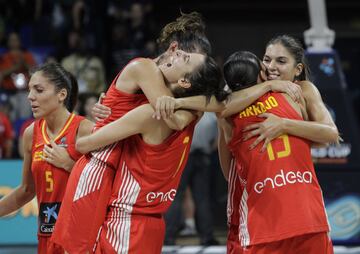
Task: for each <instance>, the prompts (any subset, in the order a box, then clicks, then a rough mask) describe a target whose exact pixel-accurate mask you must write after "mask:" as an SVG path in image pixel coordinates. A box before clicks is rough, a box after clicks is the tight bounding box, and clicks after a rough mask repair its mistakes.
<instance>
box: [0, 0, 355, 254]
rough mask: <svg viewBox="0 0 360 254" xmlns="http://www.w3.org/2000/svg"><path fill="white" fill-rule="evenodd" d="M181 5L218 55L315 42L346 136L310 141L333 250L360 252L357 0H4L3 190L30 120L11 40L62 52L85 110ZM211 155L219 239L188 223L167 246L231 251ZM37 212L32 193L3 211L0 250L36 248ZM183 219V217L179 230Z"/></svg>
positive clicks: (38, 57)
mask: <svg viewBox="0 0 360 254" xmlns="http://www.w3.org/2000/svg"><path fill="white" fill-rule="evenodd" d="M321 3H325V5H326V6H325V9H324V10H325V12H324V13H325V16H324V17H320V23H321V20H325V21H326V22H327V23H326V22H325V23H324V24H325V27H326V25H327V26H328V28H329V29H330V33H327V32H325V33H324V36H325V37H326V36H328V37H326V38H325V39H324V40H326V41H327V43H328V46H329V47H328V48H327V49H326V50H317V49H316V47H314V45H311V43H310V44H309V42H308V41H306V40H305V39H306V36H304V32H305V31H307V30H308V29H309V28H311V27H314V19H313V18H314V17H311V15H310V13H311V11H310V10H311V8H310V6H311V5H312V4H314V5H313V7H314V8H318V6H319V5H317V4H321ZM180 10H181V11H182V12H185V13H187V12H191V11H198V12H200V13H201V14H202V15H203V17H204V20H205V22H206V24H207V35H208V38H209V40H210V42H211V44H212V47H213V56H215V57H216V59H217V60H218V62H219V63H220V64H222V63H223V61H224V59H226V58H227V57H228V56H229V55H230V54H231V53H232V52H234V51H237V50H248V51H252V52H254V53H256V54H257V55H258V56H259V57H261V56H262V54H263V53H264V48H265V43H266V42H267V41H268V40H269V39H270V38H272V37H273V36H274V35H276V34H284V33H287V34H290V35H293V36H295V37H297V38H299V39H300V40H302V42H303V43H304V46H305V47H307V46H309V50H308V52H307V56H308V60H309V63H310V66H311V70H312V74H313V79H314V83H315V84H316V85H317V87H318V88H319V90H320V92H321V94H322V96H323V99H324V102H325V103H326V105H327V106H328V108H329V110H330V112H331V113H332V116H333V118H334V120H335V123H336V125H337V126H338V129H339V132H340V133H341V135H342V138H343V140H344V141H343V142H342V143H341V144H340V145H332V146H330V147H328V148H322V149H313V150H312V155H313V159H314V162H315V166H316V169H317V174H318V177H319V181H320V184H321V186H322V189H323V193H324V198H325V204H326V209H327V213H328V217H329V221H330V224H331V227H332V232H331V237H332V239H333V242H334V245H335V246H336V247H335V253H337V254H340V253H360V247H359V246H360V186H359V183H360V147H359V143H360V138H359V130H360V129H359V126H360V125H359V124H360V123H359V121H360V84H359V73H360V61H359V59H360V46H359V45H360V1H358V0H326V1H320V0H309V1H306V0H300V1H287V0H274V1H266V0H256V1H250V0H242V1H235V0H233V1H231V0H222V1H219V0H208V1H205V0H197V1H194V0H192V1H190V0H187V1H179V0H173V1H155V0H154V1H151V0H139V1H126V0H123V1H121V0H102V1H96V0H11V1H10V0H0V56H1V63H0V113H1V114H2V115H6V116H7V117H8V119H9V120H10V122H11V127H10V130H6V128H9V127H6V126H4V125H3V124H1V121H0V138H1V141H0V145H1V147H0V149H1V150H0V156H1V157H0V158H1V159H0V198H1V197H2V196H4V195H6V193H8V192H10V191H11V190H12V188H14V187H16V186H17V185H18V184H19V182H20V180H21V163H22V161H21V154H22V152H21V149H18V144H19V141H20V139H21V135H22V132H23V130H24V128H25V127H26V126H28V125H29V123H31V121H32V118H31V109H30V107H29V106H28V104H27V100H26V75H27V74H26V73H25V74H23V73H18V72H15V71H14V73H13V74H12V75H10V78H11V80H10V81H9V80H8V79H7V78H5V77H4V75H3V73H2V71H3V70H5V69H8V68H9V67H14V68H15V66H8V65H7V64H8V63H6V61H4V60H3V56H4V55H5V54H6V53H7V52H8V51H9V46H10V47H14V44H16V43H17V42H21V45H22V49H23V50H26V51H24V52H27V54H28V55H29V56H28V58H26V59H30V60H29V62H28V64H29V65H37V64H41V63H43V62H45V61H58V62H61V63H62V64H63V65H64V67H66V68H69V70H70V71H73V72H74V74H75V75H76V76H77V78H78V81H79V84H80V91H81V95H80V97H79V99H80V103H79V107H78V109H77V111H78V112H79V113H80V114H83V115H86V114H87V112H88V108H89V107H91V105H93V103H94V102H95V101H96V98H97V96H98V94H99V93H100V92H102V91H105V90H106V89H107V87H108V86H109V85H110V83H111V81H112V79H113V78H114V77H115V75H116V74H117V73H118V71H119V70H120V69H121V68H122V67H123V66H124V64H125V63H127V62H128V61H129V60H130V59H131V58H133V57H135V56H146V57H151V56H154V55H155V54H156V41H155V40H156V38H157V35H158V34H159V31H160V29H161V28H162V27H163V25H164V24H166V23H167V22H169V21H172V20H174V19H175V18H176V17H177V16H178V15H179V13H180ZM312 11H315V13H317V14H318V13H319V12H317V10H316V9H315V10H314V9H313V10H312ZM320 13H321V12H320ZM315 16H316V15H315ZM322 18H324V19H322ZM315 23H316V22H315ZM331 32H334V33H333V34H332V33H331ZM317 35H319V34H317ZM320 35H321V33H320ZM311 36H312V37H311ZM331 36H333V39H334V41H333V43H332V41H331V38H330V37H331ZM314 37H316V34H312V35H311V34H310V35H309V34H308V35H307V38H308V39H309V40H310V41H312V40H314ZM315 40H316V38H315ZM312 42H313V41H312ZM9 43H10V44H9ZM11 45H12V46H11ZM311 46H312V47H313V48H315V49H311ZM79 56H81V57H79ZM16 68H18V66H17V67H16ZM15 73H16V74H15ZM0 120H1V118H0ZM6 133H7V134H6ZM9 133H10V134H9ZM11 133H13V134H11ZM209 158H210V160H211V164H210V166H209V174H210V176H211V184H212V188H211V191H212V193H211V195H212V198H213V203H212V208H213V211H214V219H215V220H214V240H215V241H214V244H219V246H212V247H204V246H201V245H200V241H199V238H198V236H197V234H196V230H195V229H194V228H190V231H188V232H186V231H184V230H182V233H181V234H180V236H179V237H178V238H177V240H176V243H177V245H176V246H165V247H164V249H163V253H225V247H224V244H225V242H226V230H227V229H226V200H227V193H226V191H227V186H226V182H225V180H224V179H223V177H222V174H221V172H220V169H219V162H218V160H217V152H216V151H215V150H212V151H211V155H209ZM195 206H196V204H195ZM185 213H186V211H185ZM36 219H37V207H36V202H34V201H33V202H31V203H29V204H28V205H27V206H25V207H23V208H22V209H20V210H19V211H18V212H16V213H14V214H12V215H11V216H8V217H6V218H1V219H0V254H10V253H36V241H37V239H36ZM186 226H187V225H186V223H184V228H183V229H186ZM209 245H210V244H209Z"/></svg>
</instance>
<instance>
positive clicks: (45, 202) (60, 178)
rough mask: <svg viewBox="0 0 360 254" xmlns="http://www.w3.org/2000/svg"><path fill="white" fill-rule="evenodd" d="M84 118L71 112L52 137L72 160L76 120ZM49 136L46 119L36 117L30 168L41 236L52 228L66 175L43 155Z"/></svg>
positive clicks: (76, 155)
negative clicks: (60, 128)
mask: <svg viewBox="0 0 360 254" xmlns="http://www.w3.org/2000/svg"><path fill="white" fill-rule="evenodd" d="M83 119H84V118H83V117H81V116H77V115H75V114H71V115H70V116H69V118H68V120H67V121H66V123H65V125H64V127H63V128H62V130H61V131H60V132H59V135H58V136H57V137H56V138H55V139H54V142H55V143H56V144H58V145H59V146H62V147H65V148H66V150H67V152H68V153H69V155H70V157H71V158H72V159H73V160H75V161H76V160H77V159H78V158H79V157H80V156H81V154H80V153H79V152H77V151H76V150H75V143H76V135H77V131H78V128H79V124H80V122H81V121H82V120H83ZM49 140H50V138H49V137H48V135H47V133H46V121H45V120H44V119H41V120H37V121H35V123H34V132H33V143H32V152H31V153H32V155H31V156H32V163H31V171H32V174H33V178H34V182H35V189H36V197H37V201H38V206H39V222H38V225H39V229H38V234H39V235H40V236H51V233H52V232H53V229H54V225H55V222H56V220H57V217H58V214H59V209H60V206H61V201H62V199H63V196H64V193H65V189H66V184H67V180H68V177H69V172H67V171H66V170H64V169H60V168H57V167H55V166H53V165H51V164H49V163H47V162H46V161H44V160H43V159H42V156H43V149H44V145H50V142H49Z"/></svg>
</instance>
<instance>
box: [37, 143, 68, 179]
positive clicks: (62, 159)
mask: <svg viewBox="0 0 360 254" xmlns="http://www.w3.org/2000/svg"><path fill="white" fill-rule="evenodd" d="M50 145H51V146H48V145H45V146H44V150H43V153H44V156H43V157H42V158H43V159H44V160H45V161H46V162H48V163H50V164H51V165H54V166H55V167H58V168H63V169H65V170H66V171H68V172H71V169H72V166H73V165H74V163H75V162H74V161H73V160H72V159H71V157H70V155H69V153H68V152H67V151H66V148H65V147H61V146H59V145H57V144H56V143H55V142H54V141H52V140H50Z"/></svg>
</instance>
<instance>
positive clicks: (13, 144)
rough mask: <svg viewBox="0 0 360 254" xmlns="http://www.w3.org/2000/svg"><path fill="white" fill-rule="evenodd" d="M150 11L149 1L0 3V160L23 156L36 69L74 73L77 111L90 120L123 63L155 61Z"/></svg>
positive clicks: (21, 0)
mask: <svg viewBox="0 0 360 254" xmlns="http://www.w3.org/2000/svg"><path fill="white" fill-rule="evenodd" d="M152 8H153V5H152V2H151V1H148V0H140V1H119V0H107V1H95V0H55V1H53V0H14V1H6V0H0V158H18V157H21V154H22V152H21V147H19V143H21V142H20V141H21V135H22V132H23V130H24V129H25V128H26V127H27V126H28V125H29V124H30V123H31V122H32V114H31V107H30V106H29V103H28V100H27V82H28V80H29V76H30V72H31V69H32V68H33V67H35V66H36V65H39V64H42V63H44V62H48V61H57V62H60V63H61V64H62V65H63V67H64V68H65V69H67V70H68V71H70V72H71V73H73V74H74V75H75V76H76V78H77V80H78V83H79V92H80V96H79V103H78V107H77V112H78V113H79V114H81V115H85V116H87V117H89V118H91V116H90V115H89V111H90V109H91V107H92V106H93V105H94V103H96V101H97V98H98V96H99V93H101V92H104V91H106V89H107V87H108V86H109V84H110V83H111V81H112V80H113V78H114V77H115V76H116V74H117V73H118V72H119V70H120V69H121V68H122V67H123V66H124V64H125V63H127V62H128V61H129V60H130V59H131V58H134V57H136V56H143V57H152V56H154V55H155V54H156V43H155V38H156V34H157V33H158V32H159V31H157V30H156V27H157V26H156V25H155V20H154V16H153V11H152ZM20 145H21V144H20ZM19 148H20V149H19Z"/></svg>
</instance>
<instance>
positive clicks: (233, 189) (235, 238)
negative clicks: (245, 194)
mask: <svg viewBox="0 0 360 254" xmlns="http://www.w3.org/2000/svg"><path fill="white" fill-rule="evenodd" d="M236 166H237V163H236V161H235V159H234V158H233V159H232V161H231V164H230V170H229V177H228V200H227V226H228V235H227V241H226V251H227V252H226V253H227V254H241V253H242V247H241V246H240V239H239V225H240V199H241V182H240V178H239V176H238V174H237V170H236Z"/></svg>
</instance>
